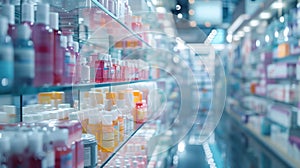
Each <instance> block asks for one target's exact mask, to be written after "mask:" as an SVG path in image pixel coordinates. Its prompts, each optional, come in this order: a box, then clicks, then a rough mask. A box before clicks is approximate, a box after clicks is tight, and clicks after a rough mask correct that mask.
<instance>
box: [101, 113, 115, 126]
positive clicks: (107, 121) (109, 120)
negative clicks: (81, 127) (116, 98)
mask: <svg viewBox="0 0 300 168" xmlns="http://www.w3.org/2000/svg"><path fill="white" fill-rule="evenodd" d="M112 122H113V116H112V115H109V114H105V115H103V119H102V124H103V125H112Z"/></svg>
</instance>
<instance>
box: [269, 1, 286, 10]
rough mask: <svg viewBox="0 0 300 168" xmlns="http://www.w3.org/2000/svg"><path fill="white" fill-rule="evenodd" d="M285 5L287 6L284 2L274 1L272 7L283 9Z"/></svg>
mask: <svg viewBox="0 0 300 168" xmlns="http://www.w3.org/2000/svg"><path fill="white" fill-rule="evenodd" d="M283 7H285V4H284V3H283V2H274V3H273V4H272V5H271V8H273V9H282V8H283Z"/></svg>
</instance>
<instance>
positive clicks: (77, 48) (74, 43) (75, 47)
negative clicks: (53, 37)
mask: <svg viewBox="0 0 300 168" xmlns="http://www.w3.org/2000/svg"><path fill="white" fill-rule="evenodd" d="M73 46H74V51H75V52H76V53H78V52H79V43H78V42H76V41H75V42H73Z"/></svg>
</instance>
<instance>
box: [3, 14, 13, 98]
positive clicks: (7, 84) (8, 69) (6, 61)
mask: <svg viewBox="0 0 300 168" xmlns="http://www.w3.org/2000/svg"><path fill="white" fill-rule="evenodd" d="M7 29H8V20H7V19H6V18H5V17H3V16H0V93H7V92H9V91H11V89H12V86H13V79H14V55H13V45H12V41H11V38H10V37H9V36H8V35H7Z"/></svg>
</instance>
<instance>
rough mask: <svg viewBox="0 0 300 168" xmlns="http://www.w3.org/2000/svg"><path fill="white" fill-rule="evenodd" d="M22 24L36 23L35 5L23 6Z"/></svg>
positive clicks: (24, 4)
mask: <svg viewBox="0 0 300 168" xmlns="http://www.w3.org/2000/svg"><path fill="white" fill-rule="evenodd" d="M21 21H22V22H25V21H27V22H32V23H33V22H34V6H33V3H26V2H24V3H23V4H22V17H21Z"/></svg>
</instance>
